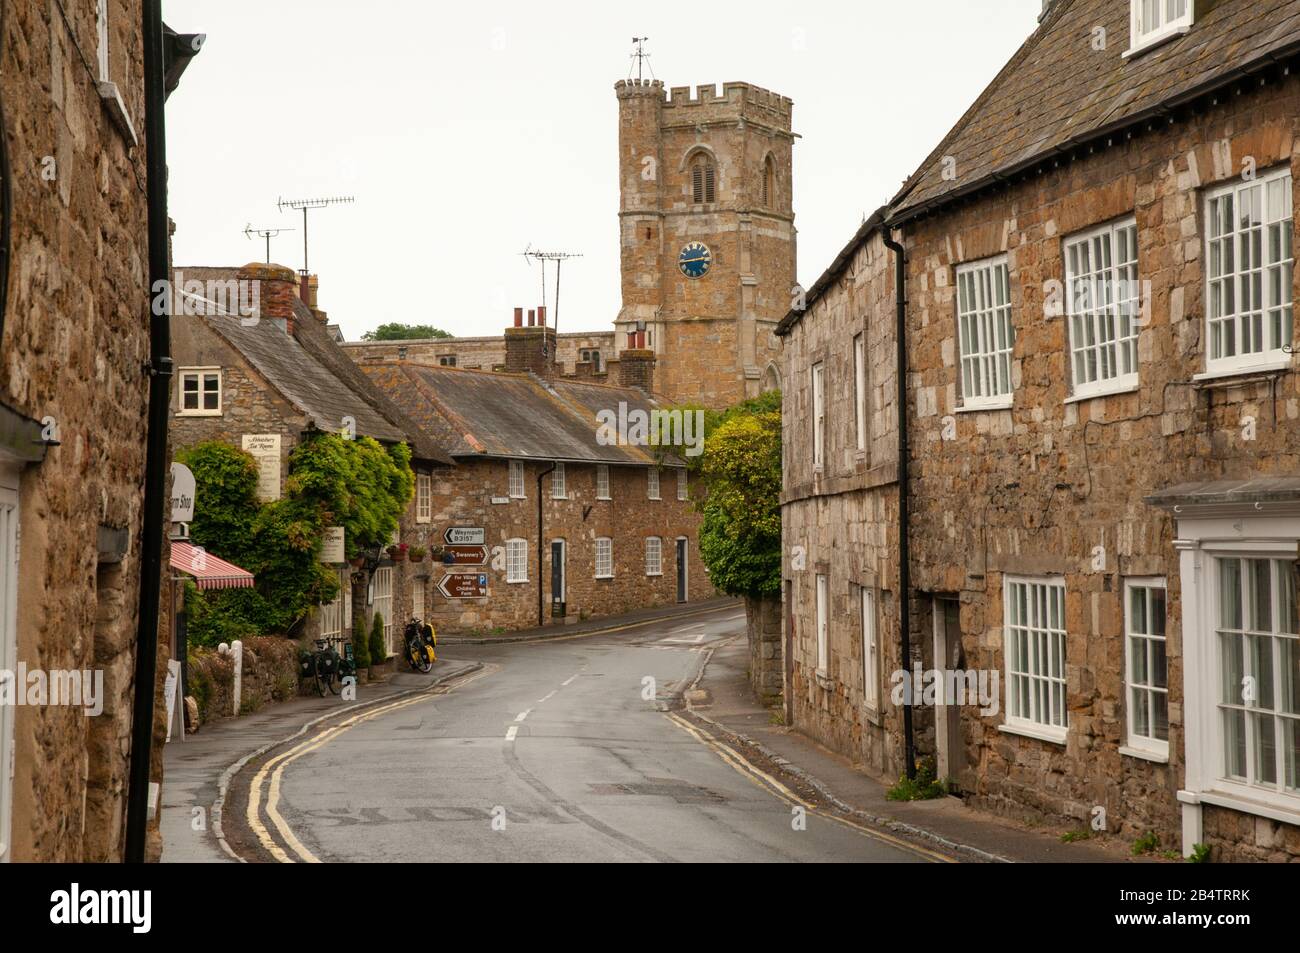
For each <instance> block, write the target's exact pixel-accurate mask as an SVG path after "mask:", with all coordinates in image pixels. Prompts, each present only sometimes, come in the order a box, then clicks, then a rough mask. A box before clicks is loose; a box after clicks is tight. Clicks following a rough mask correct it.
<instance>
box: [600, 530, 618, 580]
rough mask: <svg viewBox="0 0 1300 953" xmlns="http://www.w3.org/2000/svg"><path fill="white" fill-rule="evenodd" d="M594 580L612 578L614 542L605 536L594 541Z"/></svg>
mask: <svg viewBox="0 0 1300 953" xmlns="http://www.w3.org/2000/svg"><path fill="white" fill-rule="evenodd" d="M596 578H597V579H613V578H614V541H613V540H612V539H610V538H609V537H607V536H601V537H599V538H598V539H597V540H596Z"/></svg>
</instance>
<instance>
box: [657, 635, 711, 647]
mask: <svg viewBox="0 0 1300 953" xmlns="http://www.w3.org/2000/svg"><path fill="white" fill-rule="evenodd" d="M659 641H660V642H662V643H664V644H665V645H699V644H700V643H701V642H703V641H704V633H703V632H701V633H699V634H698V635H694V636H692V637H691V638H689V639H660V640H659Z"/></svg>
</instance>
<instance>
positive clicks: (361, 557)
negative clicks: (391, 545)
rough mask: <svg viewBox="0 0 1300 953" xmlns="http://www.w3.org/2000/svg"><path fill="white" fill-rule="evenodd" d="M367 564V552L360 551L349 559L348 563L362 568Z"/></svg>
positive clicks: (355, 567)
mask: <svg viewBox="0 0 1300 953" xmlns="http://www.w3.org/2000/svg"><path fill="white" fill-rule="evenodd" d="M365 564H366V554H365V553H363V552H360V551H358V552H357V554H356V555H355V556H353V557H352V558H351V559H349V560H348V565H350V566H351V567H352V568H353V569H360V568H362V567H363V566H365Z"/></svg>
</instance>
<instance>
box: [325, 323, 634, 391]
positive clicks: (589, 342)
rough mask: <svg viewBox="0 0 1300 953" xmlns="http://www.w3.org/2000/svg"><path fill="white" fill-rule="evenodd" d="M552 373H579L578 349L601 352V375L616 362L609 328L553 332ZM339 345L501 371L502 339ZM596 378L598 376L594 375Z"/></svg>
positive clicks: (366, 357) (359, 357)
mask: <svg viewBox="0 0 1300 953" xmlns="http://www.w3.org/2000/svg"><path fill="white" fill-rule="evenodd" d="M554 338H555V365H556V366H555V373H556V375H557V376H559V377H569V376H580V375H581V374H582V368H581V367H579V364H580V362H581V356H582V355H581V353H580V352H581V351H583V350H596V351H599V352H600V354H601V374H602V375H603V374H607V373H608V366H609V365H610V364H611V363H612V364H614V365H615V366H617V364H618V356H617V350H618V348H617V345H616V344H615V341H614V332H613V331H612V330H611V331H571V332H567V333H564V334H555V335H554ZM343 348H344V349H345V350H346V351H347V354H348V356H349V357H351V358H352V359H353V360H354V361H357V362H362V361H396V360H404V361H409V362H411V363H412V364H428V365H430V366H432V367H437V366H439V364H440V363H441V361H442V360H443V359H445V358H453V357H454V358H455V359H456V366H457V367H463V368H466V369H468V370H485V371H492V370H504V369H505V366H506V338H505V335H501V336H499V337H469V338H445V339H441V340H433V341H346V342H344V343H343ZM598 379H599V376H598Z"/></svg>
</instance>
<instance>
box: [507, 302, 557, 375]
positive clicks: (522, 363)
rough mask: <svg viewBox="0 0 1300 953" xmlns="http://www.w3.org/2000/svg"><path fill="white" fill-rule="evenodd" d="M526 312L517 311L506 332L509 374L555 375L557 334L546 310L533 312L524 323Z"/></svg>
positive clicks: (541, 308) (516, 309)
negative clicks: (547, 318) (547, 324)
mask: <svg viewBox="0 0 1300 953" xmlns="http://www.w3.org/2000/svg"><path fill="white" fill-rule="evenodd" d="M523 312H524V309H523V308H515V309H514V322H513V324H512V325H511V326H510V327H508V328H506V371H507V372H508V373H511V374H522V373H524V372H526V371H532V372H533V373H534V374H536V375H538V376H539V377H551V376H553V375H554V374H555V369H556V364H555V331H554V330H553V329H551V328H548V327H547V326H546V308H545V306H543V307H540V308H538V309H536V310H535V311H534V310H529V312H528V323H527V325H525V324H524V323H523Z"/></svg>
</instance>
